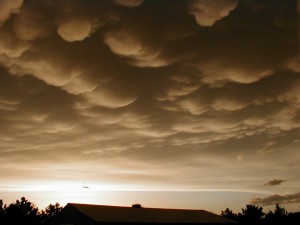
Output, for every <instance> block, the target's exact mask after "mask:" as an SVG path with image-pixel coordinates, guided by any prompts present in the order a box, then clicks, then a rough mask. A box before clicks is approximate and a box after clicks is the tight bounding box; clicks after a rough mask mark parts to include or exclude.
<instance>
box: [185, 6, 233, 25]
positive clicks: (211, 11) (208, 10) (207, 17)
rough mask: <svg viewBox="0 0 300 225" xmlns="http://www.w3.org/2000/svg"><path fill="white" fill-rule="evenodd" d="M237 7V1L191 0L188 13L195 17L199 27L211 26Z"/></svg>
mask: <svg viewBox="0 0 300 225" xmlns="http://www.w3.org/2000/svg"><path fill="white" fill-rule="evenodd" d="M237 5H238V0H211V1H208V0H193V1H192V2H191V4H190V6H189V13H190V14H192V15H193V16H195V19H196V21H197V23H198V24H199V25H200V26H212V25H214V24H215V23H216V22H217V21H218V20H221V19H222V18H224V17H226V16H228V15H229V13H230V12H231V11H232V10H234V9H235V8H236V7H237Z"/></svg>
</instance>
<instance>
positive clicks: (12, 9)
mask: <svg viewBox="0 0 300 225" xmlns="http://www.w3.org/2000/svg"><path fill="white" fill-rule="evenodd" d="M22 5H23V0H2V1H1V2H0V26H1V25H2V24H3V23H4V22H5V21H7V20H8V19H9V18H10V16H11V15H12V14H16V13H18V12H19V11H20V9H21V7H22Z"/></svg>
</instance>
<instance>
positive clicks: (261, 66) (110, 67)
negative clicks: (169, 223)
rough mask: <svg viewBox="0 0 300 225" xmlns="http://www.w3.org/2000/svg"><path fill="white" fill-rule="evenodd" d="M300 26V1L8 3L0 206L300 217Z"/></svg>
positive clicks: (1, 6) (1, 70) (0, 92)
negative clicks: (282, 209) (279, 209)
mask: <svg viewBox="0 0 300 225" xmlns="http://www.w3.org/2000/svg"><path fill="white" fill-rule="evenodd" d="M298 8H299V7H298ZM298 20H299V16H298V14H297V2H296V1H294V0H290V1H281V0H270V1H259V0H250V1H243V0H240V1H239V0H211V1H205V0H164V1H161V0H103V1H84V0H76V1H75V0H74V1H68V0H51V1H47V0H41V1H38V0H24V1H23V0H15V1H10V0H2V1H0V154H1V157H0V170H1V171H2V172H1V174H0V194H1V195H0V199H1V198H3V199H6V200H7V201H12V199H17V198H20V197H21V196H19V194H21V193H27V194H28V196H32V198H33V200H34V199H37V200H38V201H40V202H39V203H38V202H37V203H38V204H41V205H43V204H45V202H47V201H48V200H49V201H51V202H56V201H58V202H59V201H61V202H66V201H73V200H75V201H77V200H78V201H79V199H76V198H75V199H74V197H70V198H67V199H64V198H63V197H57V199H54V198H52V197H51V198H49V196H48V197H47V196H46V195H45V196H44V197H41V195H40V193H42V192H49V193H50V192H51V193H57V196H62V195H63V194H61V193H65V192H66V190H67V191H69V190H73V192H71V193H74V195H77V196H78V194H79V193H82V192H83V191H84V193H86V192H89V191H90V192H93V194H92V195H93V196H98V194H95V193H99V192H103V191H104V192H108V191H115V193H127V194H125V195H126V196H123V197H120V200H118V201H116V200H115V199H114V197H112V196H111V194H109V195H108V196H110V197H106V198H105V199H106V200H105V201H104V200H103V202H101V200H99V202H98V203H99V204H101V203H105V204H122V205H124V204H125V205H127V203H128V202H130V204H131V203H132V202H133V201H130V200H129V199H130V198H133V197H132V195H130V194H128V193H129V192H130V193H131V192H132V191H146V192H145V193H147V194H145V193H144V192H143V197H142V198H143V201H144V202H145V203H146V205H147V204H148V205H151V206H154V205H155V204H154V203H153V202H152V200H153V199H157V198H161V197H159V196H158V195H155V194H154V195H155V196H152V195H153V193H156V192H153V191H165V192H170V194H171V195H170V197H169V198H168V199H166V200H165V202H164V203H161V202H160V203H158V204H157V207H160V206H161V205H164V206H166V207H168V206H169V207H173V206H176V207H180V206H179V204H177V203H176V204H175V203H174V202H173V201H174V199H176V196H179V195H177V194H174V193H177V192H175V191H179V192H180V193H183V191H191V192H192V193H193V194H194V195H193V196H194V197H193V198H188V199H189V200H180V202H184V203H183V205H184V206H185V208H188V207H190V208H195V207H196V208H197V207H202V208H206V207H207V208H208V209H211V210H215V211H218V210H219V209H221V208H223V206H225V205H226V207H230V205H232V207H233V208H237V209H239V208H241V207H244V205H245V204H248V203H253V204H259V205H262V206H264V207H271V208H272V207H273V206H274V204H275V203H276V202H279V203H281V204H284V205H285V206H286V207H288V209H291V210H294V211H295V210H298V209H299V202H300V192H299V186H300V174H299V171H300V170H299V169H300V166H299V161H300V154H299V146H300V76H299V72H300V65H299V37H298V33H299V32H298V28H299V22H298ZM84 187H88V188H84ZM124 191H129V192H124ZM151 191H152V192H151ZM203 191H205V192H203ZM207 191H208V192H209V193H218V194H216V195H218V196H224V198H222V197H220V198H216V197H214V196H216V195H215V194H207V193H208V192H207ZM58 193H60V194H58ZM69 193H70V192H69ZM139 193H140V192H139ZM150 193H152V194H150ZM201 193H202V194H201ZM203 193H206V194H203ZM225 193H230V196H231V197H230V198H228V197H226V196H227V195H226V194H225ZM36 196H39V197H36ZM51 196H52V195H51ZM54 196H56V195H55V194H54ZM171 196H172V197H171ZM205 196H206V197H207V196H210V199H208V198H206V197H205ZM240 196H243V197H240ZM95 198H97V197H95ZM46 199H47V200H46ZM97 199H98V198H97ZM178 199H184V198H183V197H181V198H180V197H178ZM196 199H197V200H196ZM201 199H202V200H201ZM231 199H232V200H231ZM29 200H31V199H29ZM90 200H91V198H89V197H86V199H84V197H83V198H82V199H81V200H80V201H82V202H84V201H86V202H87V203H88V202H89V201H90ZM197 201H199V202H201V204H199V205H198V204H197ZM155 202H158V201H155ZM177 202H179V200H178V201H177ZM7 203H9V202H7ZM49 203H50V202H49ZM141 203H142V204H143V202H141ZM203 203H205V204H203ZM211 203H214V206H211ZM214 207H215V208H214Z"/></svg>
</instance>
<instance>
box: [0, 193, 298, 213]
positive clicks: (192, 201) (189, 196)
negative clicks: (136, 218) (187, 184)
mask: <svg viewBox="0 0 300 225" xmlns="http://www.w3.org/2000/svg"><path fill="white" fill-rule="evenodd" d="M3 194H4V193H3V192H0V199H3V201H4V203H5V204H10V203H14V202H15V201H16V200H17V199H20V198H21V197H25V198H27V199H28V200H29V201H31V202H33V203H35V204H36V206H37V207H38V208H39V209H43V208H45V207H46V206H48V205H49V204H55V203H56V202H58V203H59V204H61V205H62V206H65V205H66V204H68V203H78V204H95V205H107V206H124V207H131V206H132V204H136V203H138V204H141V205H142V207H145V208H169V209H198V210H201V209H203V210H206V211H210V212H213V213H215V214H218V215H219V214H220V213H221V211H223V210H225V209H226V208H229V209H231V210H233V211H234V212H239V211H241V209H242V208H244V207H245V206H246V205H247V204H252V203H251V198H253V197H266V196H268V195H267V194H263V193H256V194H255V193H253V192H233V191H107V190H106V191H86V192H85V193H81V194H79V195H77V196H73V195H69V196H67V197H66V196H65V193H59V192H58V191H53V192H50V191H37V192H23V193H22V194H23V195H22V194H21V193H18V192H6V196H7V197H6V198H1V196H3ZM18 196H19V197H18ZM224 196H226V197H224ZM216 197H217V198H216ZM60 198H62V200H61V201H60V200H59V199H60ZM112 199H113V200H112ZM207 202H209V203H207ZM232 202H234V203H232ZM260 206H262V207H263V208H264V211H265V212H267V211H268V210H273V209H274V207H275V204H271V205H268V206H266V205H265V206H264V205H260ZM281 206H283V207H285V208H286V210H287V211H288V212H298V211H299V207H298V206H297V204H294V205H290V204H281Z"/></svg>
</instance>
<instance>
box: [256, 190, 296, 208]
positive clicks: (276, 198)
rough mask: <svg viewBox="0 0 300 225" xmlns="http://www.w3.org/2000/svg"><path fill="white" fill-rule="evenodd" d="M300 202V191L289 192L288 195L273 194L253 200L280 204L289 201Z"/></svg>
mask: <svg viewBox="0 0 300 225" xmlns="http://www.w3.org/2000/svg"><path fill="white" fill-rule="evenodd" d="M299 202H300V193H299V192H298V193H295V194H287V195H278V194H275V195H271V196H269V197H266V198H255V199H253V200H252V203H253V204H258V205H259V204H260V205H275V204H277V203H279V204H288V203H299Z"/></svg>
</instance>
